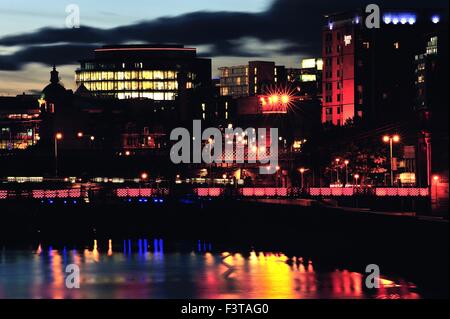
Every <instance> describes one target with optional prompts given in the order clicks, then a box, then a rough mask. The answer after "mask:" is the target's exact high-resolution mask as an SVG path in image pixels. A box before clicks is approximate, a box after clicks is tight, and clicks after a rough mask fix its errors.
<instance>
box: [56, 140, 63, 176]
mask: <svg viewBox="0 0 450 319" xmlns="http://www.w3.org/2000/svg"><path fill="white" fill-rule="evenodd" d="M62 138H63V135H62V133H56V134H55V177H58V141H60V140H62Z"/></svg>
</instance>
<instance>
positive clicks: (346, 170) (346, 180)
mask: <svg viewBox="0 0 450 319" xmlns="http://www.w3.org/2000/svg"><path fill="white" fill-rule="evenodd" d="M349 163H350V161H349V160H345V162H344V164H345V186H347V185H348V164H349Z"/></svg>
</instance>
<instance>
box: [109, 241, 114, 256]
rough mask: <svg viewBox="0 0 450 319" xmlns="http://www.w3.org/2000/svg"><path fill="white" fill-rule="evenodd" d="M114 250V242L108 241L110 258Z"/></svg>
mask: <svg viewBox="0 0 450 319" xmlns="http://www.w3.org/2000/svg"><path fill="white" fill-rule="evenodd" d="M112 254H113V249H112V240H111V239H110V240H108V256H112Z"/></svg>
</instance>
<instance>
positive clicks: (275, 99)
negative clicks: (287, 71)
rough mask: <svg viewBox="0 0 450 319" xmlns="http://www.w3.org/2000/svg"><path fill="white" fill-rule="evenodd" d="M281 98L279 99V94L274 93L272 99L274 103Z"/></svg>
mask: <svg viewBox="0 0 450 319" xmlns="http://www.w3.org/2000/svg"><path fill="white" fill-rule="evenodd" d="M279 100H280V99H279V97H278V95H272V101H273V103H275V104H276V103H278V101H279Z"/></svg>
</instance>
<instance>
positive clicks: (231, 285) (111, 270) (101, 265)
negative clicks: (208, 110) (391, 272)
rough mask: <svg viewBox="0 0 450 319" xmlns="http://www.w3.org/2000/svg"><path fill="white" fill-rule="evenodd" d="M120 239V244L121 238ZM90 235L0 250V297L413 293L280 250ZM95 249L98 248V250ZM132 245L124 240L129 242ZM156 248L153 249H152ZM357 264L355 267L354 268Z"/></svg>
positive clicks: (409, 287) (410, 287)
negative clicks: (370, 283) (69, 284)
mask: <svg viewBox="0 0 450 319" xmlns="http://www.w3.org/2000/svg"><path fill="white" fill-rule="evenodd" d="M122 242H123V243H122ZM131 244H132V245H133V249H132V250H133V252H132V253H129V246H128V241H117V242H114V245H113V242H112V241H105V242H101V243H97V241H94V242H93V243H91V244H90V245H88V246H86V247H85V248H84V249H79V248H77V249H72V248H68V247H67V248H66V247H61V248H59V247H58V249H56V248H52V247H51V246H46V247H43V246H41V245H39V246H37V247H36V248H34V249H29V250H9V249H5V248H4V249H3V250H2V251H1V252H0V298H89V299H90V298H139V299H146V298H194V299H195V298H215V299H224V298H233V299H234V298H237V299H259V298H261V299H265V298H287V299H309V298H383V299H384V298H389V299H397V298H408V299H409V298H420V297H421V296H420V294H419V293H418V292H417V290H416V287H415V285H414V284H412V283H408V282H405V281H404V280H402V279H401V278H389V279H388V278H385V277H382V279H381V288H380V289H375V290H369V289H367V288H365V275H363V274H362V273H358V272H352V271H349V270H345V269H333V268H332V267H331V268H330V267H327V268H326V270H324V269H323V267H320V264H316V263H315V261H314V260H310V259H306V258H302V257H301V256H296V257H287V256H286V255H284V254H283V253H270V252H255V251H250V252H249V253H228V252H221V251H220V252H209V251H210V248H211V246H209V244H208V245H203V244H202V245H199V246H198V247H197V245H196V244H193V245H192V252H189V251H186V250H183V252H176V251H170V252H166V251H165V249H164V245H163V242H162V241H161V242H159V241H153V240H151V241H144V240H141V241H139V242H138V241H136V242H133V243H131ZM99 247H101V248H99ZM130 247H131V246H130ZM155 248H156V249H155ZM68 264H76V265H78V266H79V268H80V288H79V289H68V288H66V276H67V275H68V273H66V272H65V270H66V266H67V265H68ZM362 271H364V269H361V272H362Z"/></svg>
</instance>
